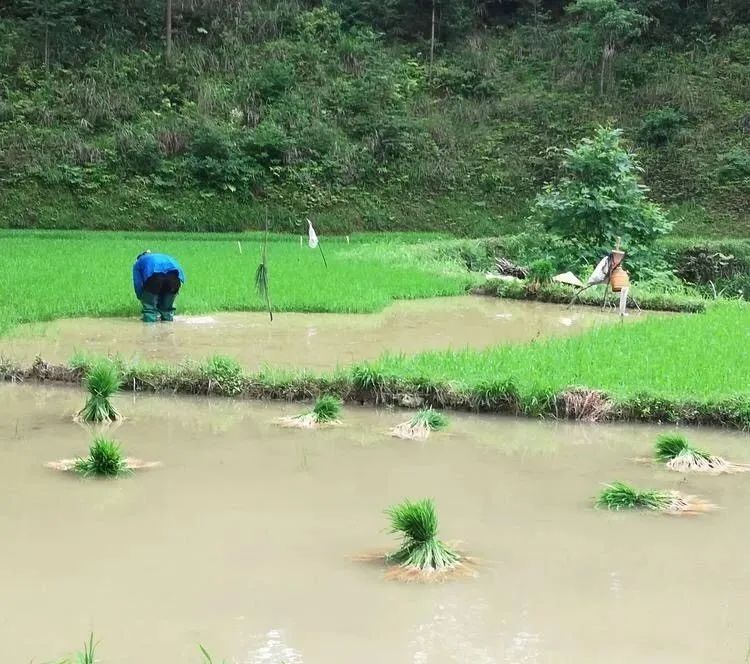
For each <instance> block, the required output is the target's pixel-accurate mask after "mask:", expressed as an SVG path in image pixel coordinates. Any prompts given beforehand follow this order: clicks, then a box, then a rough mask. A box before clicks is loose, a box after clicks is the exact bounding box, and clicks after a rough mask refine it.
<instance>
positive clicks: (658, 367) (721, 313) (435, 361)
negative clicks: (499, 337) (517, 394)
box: [370, 303, 750, 400]
mask: <svg viewBox="0 0 750 664" xmlns="http://www.w3.org/2000/svg"><path fill="white" fill-rule="evenodd" d="M370 368H371V370H372V371H373V372H374V373H375V374H377V376H378V377H380V378H381V379H385V380H401V381H404V382H406V383H420V382H422V383H424V382H431V383H434V384H444V385H447V384H451V385H453V386H455V387H458V388H459V389H468V390H470V391H471V390H472V389H478V388H481V387H482V386H488V385H492V384H493V383H496V384H502V383H503V382H505V381H510V382H512V383H513V384H514V385H515V386H516V387H517V388H518V389H519V390H520V391H521V392H522V393H525V394H528V395H533V394H534V393H543V392H545V391H549V392H557V391H559V390H562V389H563V388H567V387H573V386H582V387H588V388H594V389H601V390H606V391H607V392H609V393H611V394H612V395H614V396H617V397H622V398H626V397H632V396H634V395H637V394H638V393H640V392H644V393H649V394H655V395H660V396H662V397H665V398H673V399H678V400H685V399H696V400H710V399H721V398H728V397H742V398H745V399H748V400H750V383H749V382H748V377H749V376H750V306H748V305H747V304H744V303H726V304H717V305H714V306H712V307H710V308H709V309H708V311H707V312H706V313H704V314H694V315H683V316H670V317H666V318H649V319H647V320H643V321H640V322H638V323H637V324H635V325H627V326H623V325H614V326H600V327H597V328H596V329H594V330H590V331H587V332H585V333H583V334H581V335H577V336H571V337H569V338H566V339H550V340H538V341H535V342H533V343H528V344H521V345H512V346H497V347H494V348H491V349H488V350H484V351H468V350H467V351H462V352H456V351H435V352H428V353H421V354H418V355H416V356H412V357H406V356H393V355H386V356H384V357H382V358H381V359H380V360H379V361H377V362H374V363H372V364H371V365H370Z"/></svg>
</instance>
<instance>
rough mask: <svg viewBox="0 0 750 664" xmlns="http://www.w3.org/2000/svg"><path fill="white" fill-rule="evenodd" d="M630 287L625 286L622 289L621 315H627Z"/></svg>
mask: <svg viewBox="0 0 750 664" xmlns="http://www.w3.org/2000/svg"><path fill="white" fill-rule="evenodd" d="M629 290H630V288H628V287H627V286H625V287H624V288H623V289H622V290H621V291H620V316H627V315H628V314H627V312H626V309H627V308H628V291H629Z"/></svg>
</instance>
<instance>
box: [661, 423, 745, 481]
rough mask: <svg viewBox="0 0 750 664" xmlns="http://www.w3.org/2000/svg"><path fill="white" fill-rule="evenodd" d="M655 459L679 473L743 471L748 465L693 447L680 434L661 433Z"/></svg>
mask: <svg viewBox="0 0 750 664" xmlns="http://www.w3.org/2000/svg"><path fill="white" fill-rule="evenodd" d="M655 457H656V460H657V461H659V462H661V463H664V464H666V466H667V468H669V469H670V470H675V471H677V472H680V473H689V472H698V473H716V474H719V473H744V472H747V471H748V470H750V465H747V464H738V463H732V462H731V461H727V460H726V459H722V458H721V457H718V456H714V455H713V454H711V453H709V452H706V451H705V450H702V449H699V448H697V447H693V445H691V444H690V442H689V441H688V439H687V438H685V436H683V435H682V434H678V433H668V434H662V435H661V436H659V437H658V438H657V439H656V450H655Z"/></svg>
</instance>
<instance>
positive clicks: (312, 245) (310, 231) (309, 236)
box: [307, 219, 318, 249]
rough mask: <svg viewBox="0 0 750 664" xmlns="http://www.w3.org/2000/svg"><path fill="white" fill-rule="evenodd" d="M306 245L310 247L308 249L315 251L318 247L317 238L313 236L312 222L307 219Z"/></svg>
mask: <svg viewBox="0 0 750 664" xmlns="http://www.w3.org/2000/svg"><path fill="white" fill-rule="evenodd" d="M307 244H308V245H309V246H310V249H315V247H317V246H318V236H317V235H316V234H315V229H314V228H313V225H312V221H310V220H309V219H308V220H307Z"/></svg>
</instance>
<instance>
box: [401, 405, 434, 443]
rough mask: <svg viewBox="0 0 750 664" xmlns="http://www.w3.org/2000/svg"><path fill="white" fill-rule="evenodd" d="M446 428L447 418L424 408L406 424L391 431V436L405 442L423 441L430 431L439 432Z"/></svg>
mask: <svg viewBox="0 0 750 664" xmlns="http://www.w3.org/2000/svg"><path fill="white" fill-rule="evenodd" d="M447 426H448V418H447V417H446V416H445V415H443V413H440V412H438V411H436V410H433V409H432V408H424V409H422V410H419V411H417V413H416V414H415V415H414V416H413V417H412V418H411V419H409V420H407V421H406V422H401V424H397V425H396V426H395V427H393V428H392V429H391V435H392V436H396V438H404V439H407V440H424V439H426V438H427V437H428V436H429V435H430V432H431V431H440V430H441V429H445V428H446V427H447Z"/></svg>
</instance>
